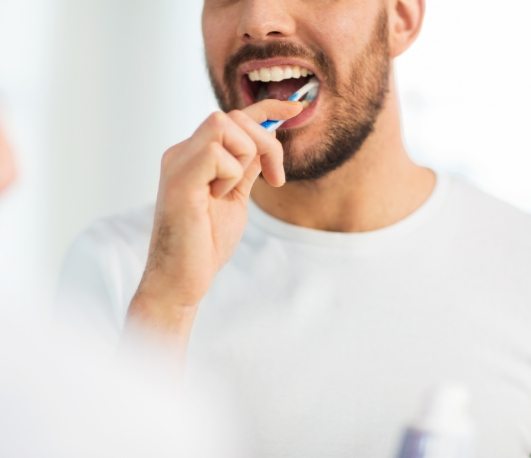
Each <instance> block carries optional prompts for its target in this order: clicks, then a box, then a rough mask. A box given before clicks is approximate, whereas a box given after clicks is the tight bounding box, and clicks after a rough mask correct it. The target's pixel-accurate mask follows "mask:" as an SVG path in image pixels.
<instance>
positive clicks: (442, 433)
mask: <svg viewBox="0 0 531 458" xmlns="http://www.w3.org/2000/svg"><path fill="white" fill-rule="evenodd" d="M469 404H470V400H469V395H468V391H467V390H466V389H465V388H464V387H462V386H460V385H457V384H448V385H443V386H441V387H439V388H438V389H436V390H435V391H434V392H433V393H432V395H431V396H430V398H429V399H428V401H427V403H426V405H425V406H424V410H423V412H422V415H421V416H420V417H419V419H418V420H417V421H416V422H415V423H414V424H413V425H412V426H411V427H410V428H408V429H407V431H406V432H405V435H404V439H403V442H402V446H401V450H400V453H399V455H398V457H399V458H473V456H474V453H473V434H474V433H473V426H472V419H471V415H470V412H469Z"/></svg>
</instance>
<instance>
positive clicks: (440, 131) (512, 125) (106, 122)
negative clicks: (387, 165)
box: [0, 0, 531, 299]
mask: <svg viewBox="0 0 531 458" xmlns="http://www.w3.org/2000/svg"><path fill="white" fill-rule="evenodd" d="M201 3H202V2H201V1H199V0H198V1H193V2H192V1H190V2H180V1H175V0H156V1H147V0H91V1H83V0H74V1H72V0H0V119H1V120H2V123H3V125H4V126H5V128H6V130H7V131H8V134H9V137H10V140H11V143H12V144H13V146H14V148H15V149H16V151H17V153H18V166H19V171H20V176H19V178H18V181H17V183H16V185H15V186H14V187H13V188H12V189H11V191H10V192H9V195H8V196H7V197H9V198H8V199H1V200H0V256H1V257H2V261H3V262H2V263H0V266H2V265H3V266H4V267H0V268H3V269H4V270H3V271H1V272H0V282H2V288H11V289H12V290H13V291H24V293H25V294H26V295H27V296H28V298H29V299H31V298H32V297H35V295H38V296H40V297H42V296H43V295H44V296H45V297H50V295H51V294H52V292H53V288H54V285H55V281H56V278H57V274H58V271H59V269H60V265H61V260H62V257H63V255H64V253H65V251H66V249H67V248H68V246H69V244H70V243H71V242H72V240H73V238H74V237H75V236H76V234H78V233H79V232H80V231H81V230H83V229H84V228H85V227H86V226H87V225H89V224H90V223H91V222H92V221H93V220H94V219H96V218H100V217H102V216H106V215H110V214H113V213H116V212H123V211H126V210H128V209H130V208H134V207H136V206H138V205H143V204H146V203H149V202H153V201H154V199H155V195H156V189H157V181H158V172H159V160H160V157H161V155H162V153H163V152H164V150H165V149H166V148H168V147H169V146H171V145H172V144H175V143H177V142H179V141H180V140H182V139H184V138H185V137H186V136H188V135H190V134H191V133H192V131H193V130H194V129H195V127H196V126H197V125H198V124H199V123H200V122H201V120H202V119H203V118H204V117H205V116H206V115H207V114H208V113H209V112H210V111H212V110H214V109H215V108H216V104H215V101H214V98H213V96H212V95H211V91H210V86H209V83H208V79H207V76H206V71H205V65H204V61H203V47H202V42H201V32H200V13H201ZM427 7H428V10H427V17H426V22H425V26H424V30H423V32H422V34H421V37H420V38H419V40H418V42H417V43H416V45H415V46H414V47H413V48H412V49H411V50H410V51H409V52H408V53H407V54H406V55H405V56H403V57H401V58H400V59H399V60H398V62H397V72H398V80H399V86H400V91H401V94H402V107H403V114H404V126H405V136H406V140H407V143H408V145H409V148H410V151H411V153H412V155H413V157H414V158H415V159H416V160H417V161H418V162H419V163H422V164H425V165H429V166H432V167H435V168H437V169H439V170H443V171H445V170H446V171H451V172H455V173H460V174H461V175H464V176H465V177H467V178H468V179H469V180H471V181H473V182H474V183H475V184H476V185H477V186H479V187H480V188H482V189H484V190H485V191H487V192H489V193H491V194H493V195H495V196H497V197H499V198H500V199H503V200H505V201H507V202H510V203H512V204H513V205H515V206H517V207H519V208H521V209H523V210H525V211H531V180H530V179H529V178H528V174H529V172H530V171H531V138H530V136H529V135H528V130H527V129H528V126H527V123H528V121H529V118H530V116H529V114H528V111H527V110H528V107H529V106H530V105H531V85H530V84H529V81H531V64H530V63H529V60H528V59H527V58H526V56H527V55H528V50H527V43H530V42H531V29H530V28H529V27H527V26H528V24H527V22H528V18H529V13H531V4H529V3H527V2H524V1H522V0H506V1H505V2H504V3H503V4H500V3H498V2H494V1H491V0H468V1H466V2H462V1H461V0H445V1H441V0H427ZM6 266H7V268H6ZM28 279H31V281H28Z"/></svg>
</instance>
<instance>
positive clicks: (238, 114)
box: [228, 110, 247, 121]
mask: <svg viewBox="0 0 531 458" xmlns="http://www.w3.org/2000/svg"><path fill="white" fill-rule="evenodd" d="M228 116H229V117H230V118H232V119H234V120H235V121H236V120H242V119H247V116H246V114H245V113H244V112H243V111H241V110H232V111H230V112H229V114H228Z"/></svg>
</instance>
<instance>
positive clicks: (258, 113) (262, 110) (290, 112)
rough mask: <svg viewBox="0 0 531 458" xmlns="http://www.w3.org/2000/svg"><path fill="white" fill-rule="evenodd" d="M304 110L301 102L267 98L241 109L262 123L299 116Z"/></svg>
mask: <svg viewBox="0 0 531 458" xmlns="http://www.w3.org/2000/svg"><path fill="white" fill-rule="evenodd" d="M302 110H303V106H302V103H300V102H290V101H288V100H275V99H267V100H262V101H261V102H258V103H255V104H253V105H250V106H248V107H247V108H244V109H243V110H241V111H243V112H244V113H245V114H247V115H248V116H249V117H250V118H252V119H253V120H254V121H256V122H257V123H258V124H260V123H262V122H264V121H267V120H268V119H275V120H279V121H286V120H288V119H291V118H294V117H295V116H297V115H298V114H299V113H300V112H301V111H302Z"/></svg>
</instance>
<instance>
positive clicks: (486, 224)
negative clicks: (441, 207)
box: [446, 176, 531, 247]
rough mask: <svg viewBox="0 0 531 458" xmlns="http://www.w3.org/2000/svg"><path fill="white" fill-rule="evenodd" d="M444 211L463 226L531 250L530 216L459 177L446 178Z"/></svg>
mask: <svg viewBox="0 0 531 458" xmlns="http://www.w3.org/2000/svg"><path fill="white" fill-rule="evenodd" d="M446 180H447V181H448V199H447V203H448V205H447V210H448V211H450V212H452V213H455V216H456V217H458V218H456V219H459V220H460V221H461V222H462V224H463V225H465V226H466V227H468V228H469V229H473V230H476V231H477V235H478V236H480V235H481V234H490V235H492V236H498V237H504V236H507V237H511V238H512V239H513V240H514V239H516V240H519V241H521V242H522V243H524V244H529V246H530V247H531V243H530V240H531V238H530V237H529V234H530V233H531V214H530V213H527V212H525V211H523V210H520V209H518V208H516V207H515V206H513V205H511V204H509V203H507V202H504V201H503V200H501V199H499V198H497V197H495V196H493V195H491V194H489V193H487V192H485V191H483V190H481V189H479V188H478V187H477V186H475V185H474V184H472V183H471V182H469V181H467V180H466V179H464V178H462V177H459V176H448V177H446Z"/></svg>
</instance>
